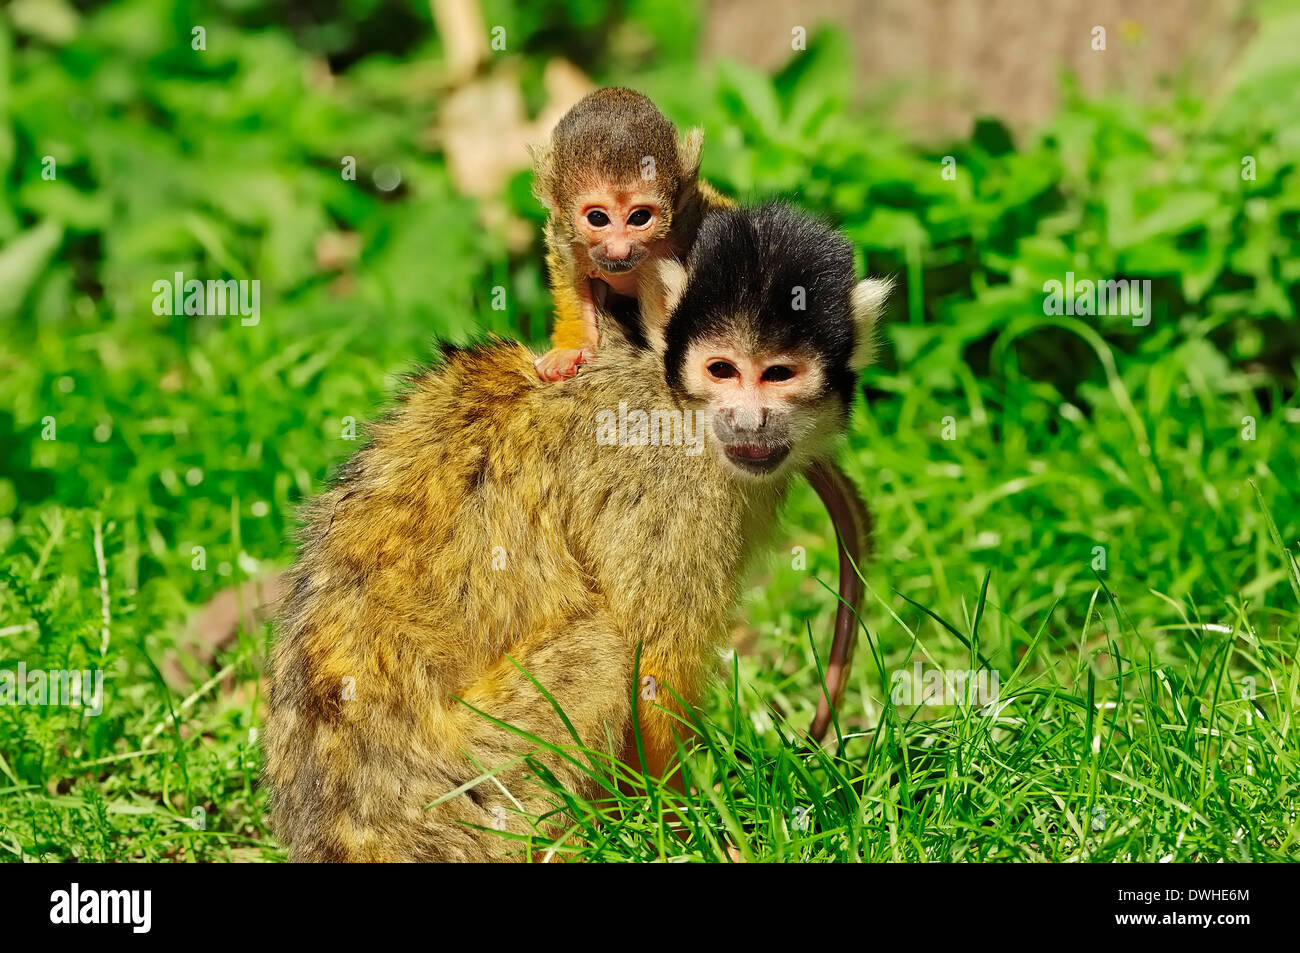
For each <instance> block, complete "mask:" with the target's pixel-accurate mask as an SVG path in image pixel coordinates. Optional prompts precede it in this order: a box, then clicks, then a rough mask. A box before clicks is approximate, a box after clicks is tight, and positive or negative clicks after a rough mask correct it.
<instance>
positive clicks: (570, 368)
mask: <svg viewBox="0 0 1300 953" xmlns="http://www.w3.org/2000/svg"><path fill="white" fill-rule="evenodd" d="M595 353H596V352H595V351H594V350H593V349H591V348H589V347H582V348H578V347H557V348H555V349H554V350H551V351H547V352H546V353H545V354H543V355H542V356H541V357H539V358H538V359H537V360H535V361H533V365H534V366H535V367H536V368H537V376H538V377H540V378H541V379H542V380H544V381H567V380H568V379H569V378H571V377H573V376H574V375H575V374H577V373H578V366H579V365H581V364H585V363H587V362H588V361H590V360H591V359H592V357H594V356H595Z"/></svg>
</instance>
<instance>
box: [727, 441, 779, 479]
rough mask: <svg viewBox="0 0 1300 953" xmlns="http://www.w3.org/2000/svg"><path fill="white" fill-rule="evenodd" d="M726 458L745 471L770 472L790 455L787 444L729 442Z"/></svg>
mask: <svg viewBox="0 0 1300 953" xmlns="http://www.w3.org/2000/svg"><path fill="white" fill-rule="evenodd" d="M725 451H726V454H727V459H728V460H730V461H731V462H732V463H734V464H735V465H736V466H738V467H740V469H742V470H744V471H746V472H747V473H771V472H772V471H773V470H775V469H776V468H777V467H779V466H780V465H781V461H782V460H784V459H785V458H786V457H788V456H789V455H790V446H789V444H775V445H769V444H758V443H729V444H727V445H726V447H725Z"/></svg>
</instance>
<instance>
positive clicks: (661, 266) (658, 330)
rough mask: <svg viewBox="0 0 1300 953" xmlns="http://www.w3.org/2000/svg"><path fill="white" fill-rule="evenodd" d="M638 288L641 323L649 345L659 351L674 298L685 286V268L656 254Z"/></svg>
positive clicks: (671, 311) (664, 345) (673, 304)
mask: <svg viewBox="0 0 1300 953" xmlns="http://www.w3.org/2000/svg"><path fill="white" fill-rule="evenodd" d="M652 264H653V267H652V268H650V269H649V271H648V272H647V273H646V276H645V277H646V280H644V281H642V282H641V285H640V287H639V288H638V289H637V296H638V297H639V298H640V300H641V325H642V327H643V329H644V330H645V336H646V340H647V341H649V342H650V347H651V348H653V349H654V350H655V351H656V352H657V353H659V354H662V353H663V352H664V350H665V349H666V348H667V342H666V340H665V338H664V332H665V330H666V329H667V327H668V319H669V318H670V317H672V313H673V311H674V310H675V309H676V307H677V302H679V301H681V299H682V292H683V291H685V290H686V269H685V268H684V267H682V263H681V262H679V261H678V260H677V259H676V258H659V259H655V260H654V261H653V263H652Z"/></svg>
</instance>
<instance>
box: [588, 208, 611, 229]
mask: <svg viewBox="0 0 1300 953" xmlns="http://www.w3.org/2000/svg"><path fill="white" fill-rule="evenodd" d="M587 222H588V223H589V224H591V225H594V226H595V227H596V228H604V227H605V226H606V225H608V224H609V216H608V215H606V214H605V213H604V212H602V211H601V210H600V209H592V210H591V211H590V212H588V213H587Z"/></svg>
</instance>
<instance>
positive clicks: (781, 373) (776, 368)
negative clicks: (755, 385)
mask: <svg viewBox="0 0 1300 953" xmlns="http://www.w3.org/2000/svg"><path fill="white" fill-rule="evenodd" d="M792 377H794V368H793V367H786V366H785V365H784V364H773V365H772V366H771V367H769V368H768V369H767V370H765V371H764V372H763V377H762V380H765V381H788V380H789V379H790V378H792Z"/></svg>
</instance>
